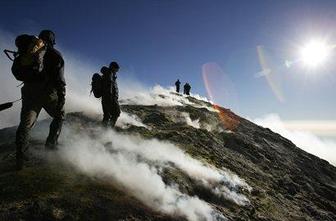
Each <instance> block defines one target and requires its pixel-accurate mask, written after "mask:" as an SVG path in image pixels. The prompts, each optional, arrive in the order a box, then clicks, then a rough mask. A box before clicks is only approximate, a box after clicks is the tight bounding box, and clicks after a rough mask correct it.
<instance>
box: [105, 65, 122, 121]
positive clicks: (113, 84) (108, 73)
mask: <svg viewBox="0 0 336 221" xmlns="http://www.w3.org/2000/svg"><path fill="white" fill-rule="evenodd" d="M118 71H119V65H118V63H117V62H115V61H113V62H111V64H110V66H109V68H107V67H105V66H104V67H102V69H101V73H102V74H103V76H102V106H103V112H104V118H103V125H104V126H105V127H107V126H111V127H114V125H115V123H116V122H117V119H118V117H119V115H120V107H119V102H118V85H117V72H118Z"/></svg>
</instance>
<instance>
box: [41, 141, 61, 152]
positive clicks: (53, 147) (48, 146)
mask: <svg viewBox="0 0 336 221" xmlns="http://www.w3.org/2000/svg"><path fill="white" fill-rule="evenodd" d="M44 146H45V149H46V150H57V149H58V148H57V144H56V143H49V142H47V143H46V144H45V145H44Z"/></svg>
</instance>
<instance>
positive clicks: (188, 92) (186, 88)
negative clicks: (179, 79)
mask: <svg viewBox="0 0 336 221" xmlns="http://www.w3.org/2000/svg"><path fill="white" fill-rule="evenodd" d="M190 89H191V86H190V84H189V83H185V85H184V86H183V93H184V94H185V95H190Z"/></svg>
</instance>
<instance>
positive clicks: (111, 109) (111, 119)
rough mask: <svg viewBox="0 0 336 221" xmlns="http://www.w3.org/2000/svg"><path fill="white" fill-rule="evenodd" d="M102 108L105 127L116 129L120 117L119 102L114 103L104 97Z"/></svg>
mask: <svg viewBox="0 0 336 221" xmlns="http://www.w3.org/2000/svg"><path fill="white" fill-rule="evenodd" d="M102 107H103V112H104V117H103V125H104V126H105V127H107V126H111V127H114V125H115V123H116V122H117V119H118V117H119V116H120V106H119V103H118V101H114V100H113V99H111V98H110V97H104V96H103V97H102Z"/></svg>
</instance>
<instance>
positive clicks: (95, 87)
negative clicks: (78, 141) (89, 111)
mask: <svg viewBox="0 0 336 221" xmlns="http://www.w3.org/2000/svg"><path fill="white" fill-rule="evenodd" d="M91 92H93V95H94V96H95V97H96V98H100V97H101V96H102V95H103V78H102V76H101V75H100V74H98V73H95V74H93V75H92V81H91Z"/></svg>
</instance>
